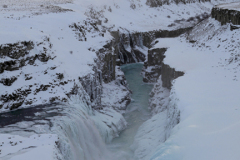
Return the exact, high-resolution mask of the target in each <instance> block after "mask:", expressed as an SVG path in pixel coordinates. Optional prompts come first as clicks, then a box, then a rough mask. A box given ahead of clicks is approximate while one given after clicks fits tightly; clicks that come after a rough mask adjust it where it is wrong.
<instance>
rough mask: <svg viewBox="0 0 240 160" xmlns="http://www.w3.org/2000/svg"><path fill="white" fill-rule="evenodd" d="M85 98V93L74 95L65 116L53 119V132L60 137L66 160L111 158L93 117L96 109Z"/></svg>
mask: <svg viewBox="0 0 240 160" xmlns="http://www.w3.org/2000/svg"><path fill="white" fill-rule="evenodd" d="M84 99H85V98H84V94H81V95H75V96H72V97H71V103H70V104H69V106H68V107H65V111H64V115H65V116H61V117H56V118H55V119H52V122H53V127H52V132H53V133H56V134H58V135H59V138H60V140H59V144H58V147H59V149H60V152H61V154H62V155H63V156H64V159H66V160H96V159H98V160H107V159H110V158H109V157H110V153H109V152H108V150H107V149H106V146H105V142H104V141H103V139H102V137H101V135H100V133H99V130H98V129H97V126H96V125H95V123H94V121H93V120H92V118H91V116H94V110H92V108H91V107H89V106H88V105H87V103H86V100H84Z"/></svg>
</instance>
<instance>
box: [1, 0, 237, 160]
mask: <svg viewBox="0 0 240 160" xmlns="http://www.w3.org/2000/svg"><path fill="white" fill-rule="evenodd" d="M146 2H147V1H146V0H122V1H116V0H101V1H100V0H99V1H97V0H1V1H0V53H1V54H0V96H1V97H0V112H1V114H0V116H1V117H0V121H1V123H0V124H1V128H0V158H1V159H3V160H8V159H10V160H26V159H33V157H34V159H37V158H38V159H49V160H51V159H53V160H55V159H70V160H78V159H86V160H90V159H103V160H107V159H113V155H112V153H110V152H109V150H108V149H107V147H106V146H105V143H106V142H107V143H110V142H111V141H112V139H113V138H115V137H118V136H119V133H120V132H121V131H122V130H124V129H125V128H126V127H127V122H126V121H125V119H124V117H123V114H124V112H125V109H126V105H127V104H128V103H129V101H130V91H129V89H128V87H127V82H126V80H125V79H124V74H123V73H122V71H121V70H120V68H119V67H116V68H115V66H114V65H115V64H114V65H113V62H112V61H111V58H110V60H109V64H108V62H107V65H106V66H107V68H108V70H107V72H109V74H108V75H111V74H112V73H110V71H113V70H114V72H116V74H114V75H111V76H113V77H116V78H115V80H113V79H111V78H110V81H109V78H108V79H107V81H106V82H105V81H104V80H103V79H104V78H105V77H102V74H103V71H102V70H103V68H104V67H105V66H104V65H105V64H104V60H105V59H104V58H105V57H104V56H105V55H108V54H110V55H111V56H112V57H114V56H115V55H114V51H115V50H114V48H111V47H110V48H108V49H109V50H107V51H106V50H104V49H103V48H106V46H107V45H108V44H112V43H113V42H114V41H115V42H116V41H117V39H116V37H114V36H113V33H116V32H118V34H122V33H124V34H126V35H128V34H130V33H138V32H142V33H147V32H149V33H151V31H154V30H169V31H173V30H177V29H180V28H190V27H194V28H193V29H192V30H191V31H189V32H187V33H186V34H185V35H183V36H181V37H177V38H159V39H157V40H154V43H152V44H155V45H154V46H152V48H168V49H167V51H166V53H165V56H166V58H165V59H164V63H165V64H167V65H169V66H171V67H172V68H175V69H176V70H177V71H183V72H184V73H185V74H184V76H182V77H179V78H178V79H176V80H174V82H173V86H172V88H171V90H169V89H167V88H163V87H162V86H161V85H162V82H161V76H160V77H159V78H158V81H157V83H156V84H155V85H154V88H153V90H152V92H151V95H150V96H151V98H150V101H151V102H150V107H149V108H150V109H151V111H152V117H151V118H150V119H149V120H147V121H146V122H144V123H143V125H141V126H140V127H139V129H138V131H137V134H136V136H135V138H134V142H133V144H132V146H131V148H132V149H133V150H134V158H135V159H137V160H140V159H144V160H147V159H154V160H157V159H164V160H166V159H184V160H187V159H189V160H192V159H196V160H197V159H199V160H202V159H207V160H208V159H209V160H215V159H223V160H225V159H229V160H238V159H239V158H240V153H239V149H240V147H239V144H240V138H239V136H238V133H239V129H238V128H239V127H240V126H239V124H240V123H239V122H240V116H239V113H238V111H239V110H240V108H239V104H240V100H239V98H238V95H240V93H239V92H240V85H239V82H238V81H239V76H240V74H239V71H240V68H239V66H240V64H239V62H240V61H239V59H240V52H239V50H240V41H239V37H240V32H239V29H236V30H233V31H230V26H229V24H227V25H224V26H221V24H220V23H219V22H217V21H216V20H214V19H212V18H208V19H206V20H203V19H205V18H207V17H208V15H210V12H211V8H212V7H213V6H214V5H217V4H219V3H226V2H234V0H229V1H228V0H212V2H205V3H203V2H195V3H186V4H184V3H179V4H176V3H175V2H173V3H170V4H169V5H167V4H165V5H163V6H158V7H150V6H149V5H148V4H146ZM238 4H239V2H238V3H232V4H231V5H226V4H224V5H222V6H220V7H222V8H226V7H227V8H229V7H232V8H234V9H236V8H237V7H236V6H238ZM202 20H203V21H202ZM200 21H201V22H200ZM199 22H200V23H199ZM195 25H196V26H195ZM150 40H151V39H150ZM142 41H143V40H142ZM157 41H158V42H157ZM155 42H156V43H155ZM131 43H133V42H129V45H128V46H130V48H126V49H127V50H128V51H129V52H131ZM148 43H149V44H150V43H151V42H148ZM138 47H139V46H138ZM9 48H10V49H9ZM102 50H104V52H103V53H102ZM138 50H140V51H142V52H143V53H144V54H146V46H142V48H141V47H139V48H138ZM111 56H110V57H111ZM102 57H104V58H102ZM101 58H102V59H101ZM117 58H118V57H117ZM99 59H100V60H99ZM102 60H103V61H102ZM110 65H112V66H114V69H113V68H111V67H112V66H110ZM101 69H102V70H101ZM52 102H55V103H56V107H53V108H52V106H51V103H52ZM49 104H50V105H49ZM39 105H40V106H39ZM41 105H43V106H41ZM44 105H46V106H44ZM29 107H31V108H30V109H29ZM25 108H28V109H29V110H25ZM39 108H43V109H39ZM16 109H22V110H19V111H18V110H16ZM11 110H14V111H11ZM9 111H11V112H9ZM8 112H9V114H8ZM22 112H23V113H22ZM20 113H21V114H20ZM15 114H17V115H19V116H16V117H14V116H13V115H15ZM21 116H23V117H21ZM9 117H10V118H9ZM11 117H12V118H11ZM10 119H11V120H10Z"/></svg>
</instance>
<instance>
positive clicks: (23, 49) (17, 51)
mask: <svg viewBox="0 0 240 160" xmlns="http://www.w3.org/2000/svg"><path fill="white" fill-rule="evenodd" d="M33 47H34V44H33V42H32V41H28V42H26V41H23V42H18V43H14V44H5V45H0V58H4V57H6V56H7V57H10V58H12V59H19V58H20V57H24V56H25V55H27V54H29V52H30V51H31V50H32V49H33Z"/></svg>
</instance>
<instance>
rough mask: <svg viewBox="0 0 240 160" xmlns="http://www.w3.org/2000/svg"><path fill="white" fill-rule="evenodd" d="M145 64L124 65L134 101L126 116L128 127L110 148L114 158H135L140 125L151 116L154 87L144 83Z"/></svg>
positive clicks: (125, 159)
mask: <svg viewBox="0 0 240 160" xmlns="http://www.w3.org/2000/svg"><path fill="white" fill-rule="evenodd" d="M142 67H143V64H141V63H135V64H127V65H124V66H122V67H121V68H122V71H123V72H124V74H125V77H126V79H127V82H128V84H129V88H130V89H131V90H132V92H133V94H132V96H131V97H132V101H131V103H130V104H129V105H128V107H127V110H126V113H125V114H124V117H125V119H126V121H127V122H128V126H127V128H126V129H125V130H124V131H123V132H122V133H121V134H120V136H119V137H118V138H115V139H114V140H113V141H112V143H111V144H109V145H108V149H109V150H110V151H111V152H112V153H114V159H119V160H130V159H133V153H134V149H133V148H132V147H131V145H132V144H133V141H134V137H135V135H136V133H137V131H138V128H139V126H141V124H143V122H145V121H146V120H148V119H149V118H150V111H149V109H148V100H149V93H150V91H151V89H152V87H153V86H152V85H151V84H146V83H143V81H142V76H141V75H140V74H141V70H142Z"/></svg>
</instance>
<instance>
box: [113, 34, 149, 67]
mask: <svg viewBox="0 0 240 160" xmlns="http://www.w3.org/2000/svg"><path fill="white" fill-rule="evenodd" d="M111 34H112V36H113V37H114V41H113V47H114V53H115V55H117V58H118V59H119V60H120V64H126V63H136V62H143V61H144V60H145V54H144V53H142V52H141V51H140V50H139V49H138V47H139V48H144V46H143V45H142V44H141V43H137V42H139V41H142V40H141V37H139V36H137V35H133V34H130V33H120V32H119V31H113V32H111Z"/></svg>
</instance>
